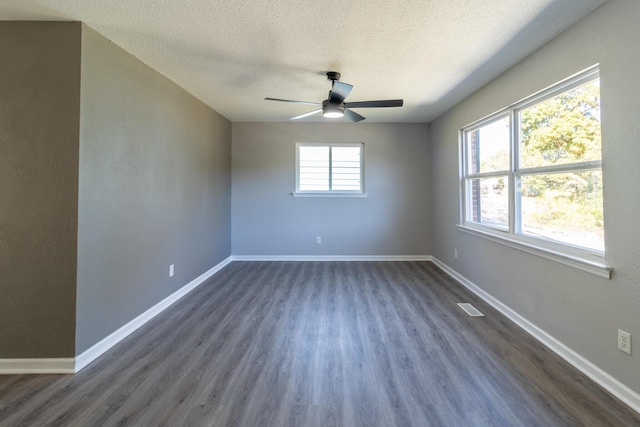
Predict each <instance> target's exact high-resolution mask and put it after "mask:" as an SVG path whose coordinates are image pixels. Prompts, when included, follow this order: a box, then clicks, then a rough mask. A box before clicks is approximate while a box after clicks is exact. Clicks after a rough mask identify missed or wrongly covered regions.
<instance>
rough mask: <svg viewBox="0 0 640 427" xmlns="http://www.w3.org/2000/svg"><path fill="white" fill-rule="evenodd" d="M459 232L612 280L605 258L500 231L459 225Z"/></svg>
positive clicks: (610, 270) (610, 269)
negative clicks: (564, 249)
mask: <svg viewBox="0 0 640 427" xmlns="http://www.w3.org/2000/svg"><path fill="white" fill-rule="evenodd" d="M458 230H460V231H462V232H464V233H468V234H471V235H474V236H478V237H482V238H484V239H488V240H491V241H493V242H496V243H500V244H503V245H506V246H509V247H511V248H514V249H518V250H520V251H523V252H527V253H530V254H533V255H537V256H540V257H542V258H546V259H550V260H552V261H556V262H559V263H560V264H564V265H568V266H570V267H574V268H577V269H579V270H582V271H586V272H587V273H591V274H595V275H596V276H600V277H604V278H605V279H611V273H612V271H613V268H611V267H610V266H608V265H607V264H606V262H605V260H604V258H601V257H597V256H595V255H585V256H580V255H577V254H569V253H564V252H560V251H558V250H554V249H551V248H547V247H544V246H542V245H535V244H532V243H529V242H523V241H521V240H518V239H515V238H512V237H511V236H507V235H500V234H498V233H500V232H499V231H496V232H495V233H493V232H490V231H485V230H480V229H478V228H475V227H469V226H467V225H463V224H458Z"/></svg>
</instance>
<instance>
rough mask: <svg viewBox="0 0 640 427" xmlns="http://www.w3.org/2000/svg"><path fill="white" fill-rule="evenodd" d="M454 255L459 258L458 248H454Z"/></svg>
mask: <svg viewBox="0 0 640 427" xmlns="http://www.w3.org/2000/svg"><path fill="white" fill-rule="evenodd" d="M453 257H454V258H458V250H457V249H454V250H453Z"/></svg>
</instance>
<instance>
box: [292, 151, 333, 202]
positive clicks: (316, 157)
mask: <svg viewBox="0 0 640 427" xmlns="http://www.w3.org/2000/svg"><path fill="white" fill-rule="evenodd" d="M299 150H300V151H299V156H300V157H299V161H300V172H299V173H300V175H299V179H300V189H299V190H300V191H329V147H328V146H325V147H299Z"/></svg>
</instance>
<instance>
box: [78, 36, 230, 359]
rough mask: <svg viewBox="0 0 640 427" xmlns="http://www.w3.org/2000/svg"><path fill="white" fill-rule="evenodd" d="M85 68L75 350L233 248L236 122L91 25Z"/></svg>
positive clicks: (85, 45)
mask: <svg viewBox="0 0 640 427" xmlns="http://www.w3.org/2000/svg"><path fill="white" fill-rule="evenodd" d="M82 76H83V78H82V91H81V116H80V117H81V124H80V168H79V169H80V186H79V206H78V217H79V218H78V221H79V225H78V289H77V299H78V301H77V333H76V339H77V342H76V351H77V353H81V352H82V351H84V350H86V349H87V348H89V347H90V346H91V345H93V344H95V343H96V342H98V341H100V340H101V339H102V338H104V337H106V336H107V335H108V334H110V333H111V332H113V331H115V330H116V329H118V328H119V327H121V326H122V325H124V324H125V323H127V322H128V321H130V320H131V319H133V318H135V317H136V316H138V315H139V314H141V313H142V312H144V311H145V310H146V309H148V308H149V307H151V306H153V305H154V304H156V303H157V302H159V301H161V300H162V299H163V298H165V297H167V296H168V295H170V294H171V293H173V292H174V291H176V290H177V289H179V288H181V287H182V286H184V285H185V284H187V283H188V282H190V281H191V280H193V279H194V278H196V277H198V276H199V275H201V274H202V273H204V272H206V271H207V270H209V269H210V268H212V267H214V266H215V265H216V264H218V263H219V262H220V261H222V260H224V259H225V258H227V257H228V256H229V255H230V253H231V252H230V251H231V232H230V230H231V218H230V209H231V123H230V122H229V121H227V120H226V119H225V118H223V117H222V116H220V115H219V114H217V113H216V112H214V111H213V110H212V109H211V108H209V107H207V106H206V105H204V104H203V103H202V102H200V101H198V100H197V99H195V98H194V97H193V96H191V95H189V94H188V93H187V92H185V91H184V90H182V89H180V88H179V87H178V86H177V85H175V84H174V83H172V82H171V81H169V80H168V79H166V78H165V77H163V76H161V75H160V74H158V73H157V72H155V71H153V70H152V69H151V68H149V67H148V66H146V65H145V64H143V63H142V62H141V61H139V60H137V59H136V58H134V57H133V56H131V55H130V54H128V53H127V52H125V51H124V50H122V49H120V48H119V47H117V46H115V45H114V44H112V43H111V42H109V41H108V40H107V39H105V38H103V37H102V36H100V35H99V34H98V33H96V32H95V31H93V30H91V29H90V28H88V27H86V26H83V31H82ZM169 264H175V275H174V277H172V278H169V274H168V273H169Z"/></svg>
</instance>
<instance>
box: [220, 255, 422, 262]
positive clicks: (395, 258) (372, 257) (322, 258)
mask: <svg viewBox="0 0 640 427" xmlns="http://www.w3.org/2000/svg"><path fill="white" fill-rule="evenodd" d="M231 258H232V260H233V261H431V260H432V257H431V255H233V256H232V257H231Z"/></svg>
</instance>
